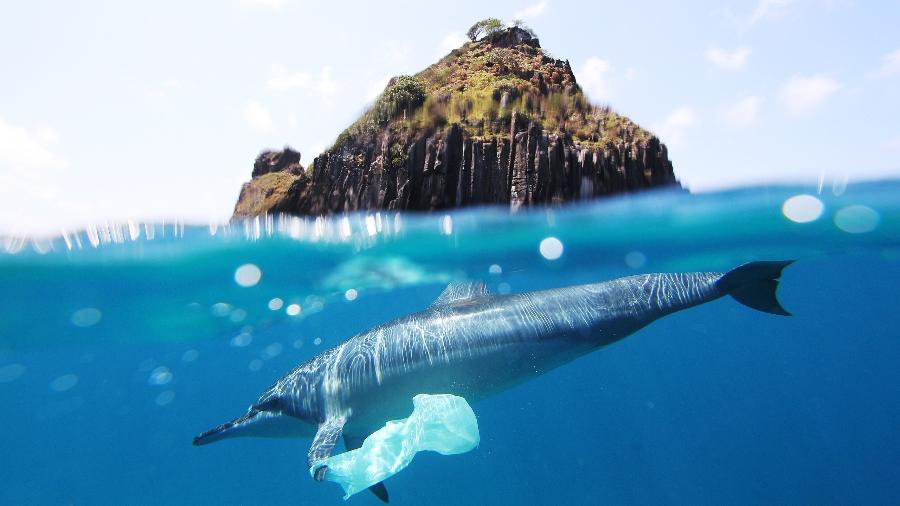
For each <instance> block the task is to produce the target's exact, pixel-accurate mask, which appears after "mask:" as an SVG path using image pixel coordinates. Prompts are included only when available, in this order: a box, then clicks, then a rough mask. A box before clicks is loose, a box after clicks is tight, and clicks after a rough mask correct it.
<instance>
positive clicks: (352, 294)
mask: <svg viewBox="0 0 900 506" xmlns="http://www.w3.org/2000/svg"><path fill="white" fill-rule="evenodd" d="M358 295H359V293H357V291H356V289H355V288H351V289H349V290H347V291H346V292H344V298H345V299H347V300H349V301H354V300H356V297H357V296H358Z"/></svg>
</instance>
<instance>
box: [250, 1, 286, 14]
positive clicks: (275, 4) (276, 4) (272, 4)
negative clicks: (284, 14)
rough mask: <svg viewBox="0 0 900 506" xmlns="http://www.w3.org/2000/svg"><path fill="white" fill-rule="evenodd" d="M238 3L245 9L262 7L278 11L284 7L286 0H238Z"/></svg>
mask: <svg viewBox="0 0 900 506" xmlns="http://www.w3.org/2000/svg"><path fill="white" fill-rule="evenodd" d="M238 3H239V4H240V5H242V6H244V7H262V8H264V9H271V10H273V11H277V10H278V9H281V8H282V7H283V6H284V3H285V0H238Z"/></svg>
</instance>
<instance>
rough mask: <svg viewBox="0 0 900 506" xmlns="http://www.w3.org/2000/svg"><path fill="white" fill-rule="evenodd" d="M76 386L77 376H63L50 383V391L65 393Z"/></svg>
mask: <svg viewBox="0 0 900 506" xmlns="http://www.w3.org/2000/svg"><path fill="white" fill-rule="evenodd" d="M77 384H78V376H75V375H74V374H63V375H62V376H60V377H58V378H56V379H55V380H53V381H51V382H50V390H53V391H54V392H66V391H68V390H71V389H73V388H75V385H77Z"/></svg>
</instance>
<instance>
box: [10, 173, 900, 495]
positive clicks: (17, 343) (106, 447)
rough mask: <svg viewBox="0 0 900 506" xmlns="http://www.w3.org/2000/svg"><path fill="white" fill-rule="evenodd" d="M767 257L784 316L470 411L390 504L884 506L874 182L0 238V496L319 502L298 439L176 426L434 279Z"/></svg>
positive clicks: (733, 317)
mask: <svg viewBox="0 0 900 506" xmlns="http://www.w3.org/2000/svg"><path fill="white" fill-rule="evenodd" d="M781 259H796V260H797V262H796V263H795V264H793V265H792V266H790V267H789V268H788V269H786V271H785V273H784V276H783V277H782V281H781V288H780V298H781V300H782V302H783V304H784V306H785V307H786V308H787V309H788V310H789V311H791V312H792V313H793V314H794V316H792V317H777V316H772V315H768V314H763V313H760V312H756V311H753V310H750V309H748V308H746V307H744V306H742V305H740V304H738V303H736V302H735V301H733V300H731V299H730V298H723V299H720V300H717V301H714V302H711V303H709V304H706V305H704V306H700V307H697V308H693V309H690V310H686V311H683V312H681V313H678V314H675V315H672V316H669V317H667V318H664V319H662V320H660V321H658V322H656V323H654V324H652V325H651V326H649V327H647V328H646V329H644V330H641V331H639V332H638V333H636V334H635V335H633V336H631V337H629V338H627V339H625V340H624V341H621V342H619V343H616V344H613V345H611V346H609V347H607V348H604V349H601V350H600V351H598V352H596V353H594V354H592V355H589V356H587V357H584V358H582V359H580V360H578V361H576V362H574V363H572V364H569V365H567V366H564V367H562V368H559V369H556V370H554V371H552V372H551V373H549V374H546V375H544V376H542V377H540V378H538V379H536V380H534V381H531V382H529V383H526V384H524V385H521V386H519V387H516V388H514V389H512V390H510V391H507V392H505V393H503V394H500V395H498V396H496V397H493V398H490V399H488V400H485V401H482V402H479V403H476V404H474V405H473V408H474V410H475V413H476V415H477V417H478V422H479V427H480V432H481V444H480V446H479V447H478V448H477V449H475V450H474V451H472V452H470V453H466V454H462V455H455V456H439V455H437V454H420V455H418V456H417V457H416V459H415V461H414V462H413V463H412V465H411V466H410V467H409V468H407V469H406V470H405V471H403V472H401V473H400V474H398V475H396V476H394V477H392V478H390V479H389V480H388V481H387V482H386V485H387V487H388V489H389V490H390V493H391V499H392V503H393V504H407V505H412V504H428V505H429V506H438V505H444V504H447V505H458V504H486V505H505V504H510V505H512V504H547V505H551V504H552V505H559V504H572V505H576V504H578V505H580V504H653V505H658V504H690V505H698V504H709V505H722V504H728V505H741V504H754V505H755V504H816V505H830V504H834V505H845V504H898V503H900V480H898V479H897V477H898V476H900V430H898V427H900V307H898V304H900V290H898V288H897V287H898V285H900V182H898V181H884V182H875V183H867V184H857V185H850V186H844V185H830V184H828V185H820V186H819V187H816V186H809V187H806V186H804V187H769V188H750V189H744V190H735V191H728V192H722V193H709V194H698V195H690V194H687V193H681V192H673V193H665V192H663V193H660V192H652V193H643V194H637V195H633V196H625V197H619V198H614V199H609V200H603V201H598V202H595V203H590V204H579V205H571V206H565V207H558V208H552V209H536V210H527V211H526V210H523V211H521V212H517V213H512V214H511V213H510V212H509V211H508V210H505V209H498V208H481V209H469V210H460V211H452V212H448V213H446V214H444V213H432V214H427V215H425V214H410V213H403V214H396V213H392V212H386V213H380V214H352V215H348V216H345V217H333V218H329V219H318V220H302V219H298V218H280V217H267V218H260V219H258V220H250V221H247V222H237V223H231V224H219V225H205V224H204V225H202V226H197V225H191V224H184V223H123V224H101V225H97V226H93V227H89V228H88V229H86V230H80V231H69V232H66V233H64V234H62V235H60V236H57V237H53V238H39V239H34V238H20V237H4V238H0V312H2V313H0V314H2V317H0V405H2V406H3V416H2V422H0V428H2V429H0V452H2V455H3V464H2V465H0V484H2V486H0V504H10V505H12V504H292V505H305V504H310V505H312V504H317V505H320V504H341V503H342V502H343V501H342V499H341V496H342V493H341V490H340V488H339V487H338V486H337V485H335V484H334V483H316V482H313V481H312V479H311V478H310V476H309V474H308V473H307V469H306V452H307V448H308V446H309V441H306V440H271V439H234V440H229V441H224V442H221V443H217V444H214V445H210V446H204V447H194V446H192V445H191V440H192V437H193V436H195V435H196V434H198V433H200V432H202V431H204V430H206V429H208V428H210V427H212V426H214V425H216V424H219V423H221V422H224V421H226V420H229V419H231V418H233V417H234V416H237V415H240V414H241V413H242V412H244V411H245V410H246V408H247V406H249V405H250V404H251V403H252V402H253V401H255V400H256V398H257V395H258V394H259V393H260V392H261V391H262V390H263V389H265V388H266V387H267V386H269V385H270V384H271V383H272V382H273V381H274V380H275V379H277V378H278V377H280V376H281V375H282V374H284V373H285V372H287V371H288V370H290V369H291V368H293V367H294V366H295V365H296V364H298V363H299V362H301V361H303V360H306V359H307V358H309V357H311V356H313V355H315V354H316V353H318V352H320V351H322V350H324V349H326V348H328V347H330V346H333V345H335V344H337V343H339V342H340V341H342V340H343V339H346V338H348V337H350V336H351V335H353V334H355V333H356V332H359V331H361V330H364V329H366V328H368V327H370V326H373V325H375V324H378V323H381V322H384V321H387V320H391V319H393V318H396V317H399V316H402V315H405V314H407V313H410V312H414V311H418V310H420V309H422V308H424V307H425V306H427V305H428V304H430V302H431V301H432V300H433V299H434V298H435V297H436V296H437V295H438V294H439V293H440V292H441V290H442V289H443V288H444V286H445V285H446V284H447V283H448V282H450V281H455V280H483V281H485V282H487V284H488V285H489V287H490V288H491V289H492V290H494V291H497V292H501V293H506V292H521V291H528V290H536V289H543V288H550V287H559V286H565V285H571V284H579V283H588V282H595V281H601V280H605V279H610V278H615V277H620V276H625V275H630V274H635V273H642V272H665V271H719V270H728V269H730V268H732V267H735V266H737V265H739V264H741V263H744V262H748V261H752V260H781ZM350 502H351V503H355V504H379V503H378V501H377V500H376V499H375V497H374V496H372V495H371V494H368V493H361V494H359V495H356V496H353V497H352V498H351V499H350Z"/></svg>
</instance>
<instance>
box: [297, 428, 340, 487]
mask: <svg viewBox="0 0 900 506" xmlns="http://www.w3.org/2000/svg"><path fill="white" fill-rule="evenodd" d="M345 423H347V417H346V416H336V417H332V418H329V419H327V420H325V421H324V422H322V423H321V424H319V431H318V432H316V437H315V438H313V442H312V446H310V447H309V454H308V455H307V458H306V462H307V465H309V467H313V466H314V465H316V463H317V462H319V461H320V460H324V459H327V458H328V457H330V456H331V452H332V450H334V445H335V444H337V440H338V438H339V437H341V432H342V431H343V430H344V424H345ZM327 470H328V466H325V465H320V466H319V467H318V468H316V470H315V473H314V474H313V478H315V480H316V481H322V480H323V479H325V472H326V471H327Z"/></svg>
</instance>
